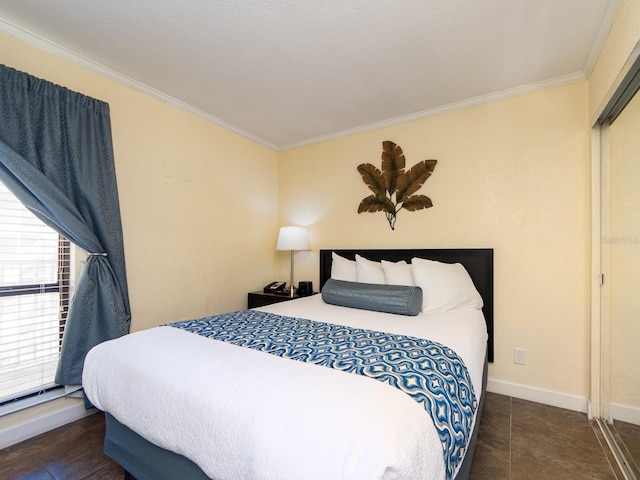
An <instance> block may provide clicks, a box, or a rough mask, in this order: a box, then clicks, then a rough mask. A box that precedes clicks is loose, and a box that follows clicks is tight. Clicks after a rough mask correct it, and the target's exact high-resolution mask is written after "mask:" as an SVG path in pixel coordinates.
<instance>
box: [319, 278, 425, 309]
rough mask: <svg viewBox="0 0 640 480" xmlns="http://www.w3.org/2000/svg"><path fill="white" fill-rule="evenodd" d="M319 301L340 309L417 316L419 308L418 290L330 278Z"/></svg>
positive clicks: (420, 300) (419, 296) (420, 299)
mask: <svg viewBox="0 0 640 480" xmlns="http://www.w3.org/2000/svg"><path fill="white" fill-rule="evenodd" d="M322 299H323V300H324V301H325V302H326V303H330V304H332V305H340V306H342V307H351V308H360V309H363V310H374V311H376V312H386V313H397V314H399V315H417V314H418V313H420V309H421V308H422V289H421V288H420V287H412V286H406V285H379V284H373V283H358V282H346V281H343V280H335V279H333V278H330V279H329V280H327V282H326V283H325V284H324V287H322Z"/></svg>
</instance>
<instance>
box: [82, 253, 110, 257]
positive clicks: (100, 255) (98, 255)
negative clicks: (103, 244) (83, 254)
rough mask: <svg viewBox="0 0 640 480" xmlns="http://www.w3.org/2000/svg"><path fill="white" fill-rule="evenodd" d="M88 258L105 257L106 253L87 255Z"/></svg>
mask: <svg viewBox="0 0 640 480" xmlns="http://www.w3.org/2000/svg"><path fill="white" fill-rule="evenodd" d="M87 256H88V257H91V256H94V257H106V256H107V254H106V253H87Z"/></svg>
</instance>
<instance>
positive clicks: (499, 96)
mask: <svg viewBox="0 0 640 480" xmlns="http://www.w3.org/2000/svg"><path fill="white" fill-rule="evenodd" d="M584 80H586V76H585V74H584V73H583V72H576V73H571V74H569V75H563V76H560V77H556V78H552V79H550V80H544V81H542V82H536V83H530V84H528V85H522V86H520V87H514V88H508V89H505V90H500V91H497V92H493V93H489V94H487V95H480V96H478V97H474V98H469V99H466V100H462V101H460V102H453V103H448V104H446V105H441V106H438V107H434V108H429V109H427V110H422V111H420V112H416V113H411V114H409V115H402V116H400V117H395V118H390V119H388V120H383V121H381V122H376V123H370V124H368V125H362V126H359V127H355V128H350V129H347V130H342V131H340V132H337V133H332V134H330V135H325V136H321V137H316V138H312V139H310V140H305V141H303V142H299V143H292V144H289V145H284V146H282V147H280V149H279V151H285V150H292V149H294V148H300V147H306V146H309V145H313V144H316V143H322V142H327V141H330V140H337V139H339V138H344V137H349V136H351V135H357V134H360V133H366V132H370V131H372V130H377V129H379V128H386V127H392V126H395V125H399V124H401V123H407V122H413V121H416V120H422V119H424V118H428V117H434V116H436V115H442V114H444V113H450V112H455V111H457V110H464V109H465V108H471V107H475V106H478V105H484V104H487V103H492V102H496V101H498V100H505V99H507V98H511V97H517V96H520V95H524V94H527V93H534V92H539V91H541V90H546V89H548V88H553V87H559V86H563V85H569V84H571V83H577V82H582V81H584Z"/></svg>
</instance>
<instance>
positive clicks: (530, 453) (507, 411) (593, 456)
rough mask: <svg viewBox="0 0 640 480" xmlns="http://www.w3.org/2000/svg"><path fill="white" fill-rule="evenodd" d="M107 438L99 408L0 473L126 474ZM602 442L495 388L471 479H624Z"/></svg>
mask: <svg viewBox="0 0 640 480" xmlns="http://www.w3.org/2000/svg"><path fill="white" fill-rule="evenodd" d="M631 427H635V426H634V425H631ZM637 433H638V430H634V429H631V436H632V438H633V437H634V436H635V435H637ZM103 436H104V417H103V416H102V414H96V415H92V416H90V417H87V418H84V419H82V420H78V421H76V422H73V423H71V424H69V425H65V426H64V427H60V428H58V429H56V430H52V431H51V432H47V433H44V434H42V435H40V436H38V437H35V438H33V439H31V440H27V441H25V442H22V443H19V444H17V445H14V446H12V447H9V448H6V449H4V450H0V479H2V480H84V479H86V480H88V479H91V480H112V479H113V480H116V479H117V480H121V479H122V478H123V471H122V468H120V467H119V466H118V465H117V464H115V462H113V461H112V460H110V459H109V458H108V457H107V456H106V455H104V453H103V452H102V440H103ZM635 439H636V443H635V444H634V445H635V447H630V448H637V447H638V442H637V440H638V438H637V437H635ZM601 442H603V440H602V439H601V438H600V434H599V430H598V429H597V427H595V428H594V425H592V423H591V422H589V421H588V420H587V418H586V416H585V415H584V414H581V413H577V412H572V411H569V410H563V409H559V408H555V407H549V406H546V405H541V404H537V403H532V402H527V401H524V400H518V399H515V398H511V397H505V396H502V395H496V394H492V393H488V394H487V399H486V402H485V409H484V413H483V418H482V423H481V427H480V433H479V436H478V444H477V447H476V452H475V455H474V461H473V467H472V471H471V480H502V479H504V480H528V479H536V480H544V479H553V480H562V479H567V480H582V479H584V480H591V479H611V480H622V478H623V477H622V475H621V474H620V473H616V471H615V470H614V468H613V467H612V466H611V462H613V461H612V460H611V459H610V457H609V455H608V450H605V449H603V447H602V446H601ZM180 480H181V479H180Z"/></svg>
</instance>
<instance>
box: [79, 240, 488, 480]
mask: <svg viewBox="0 0 640 480" xmlns="http://www.w3.org/2000/svg"><path fill="white" fill-rule="evenodd" d="M414 258H419V259H425V260H424V262H423V263H424V265H425V268H426V267H428V268H429V269H431V268H432V267H435V266H438V268H440V265H448V266H454V265H456V264H459V265H461V266H462V267H464V268H463V269H464V272H466V274H468V278H469V279H470V282H472V286H473V287H474V292H475V294H476V295H478V296H479V297H478V299H476V298H473V302H472V304H469V305H466V304H464V305H462V306H460V307H456V308H448V307H447V308H444V309H442V310H440V309H438V310H436V311H429V312H428V313H425V311H424V309H421V311H420V312H419V313H418V314H417V315H415V316H412V315H398V314H397V313H388V312H384V311H378V310H377V309H373V310H372V309H369V308H368V307H367V305H369V303H370V304H377V305H379V304H380V303H381V302H382V303H384V302H385V295H386V293H385V292H387V291H388V288H387V287H384V286H382V285H380V286H376V285H375V284H377V283H382V282H376V281H374V280H375V279H374V278H373V277H371V275H378V274H379V271H380V267H381V265H382V261H384V265H385V270H384V272H383V273H386V274H387V276H390V275H391V276H392V275H395V274H398V275H403V274H405V273H406V271H407V265H409V266H411V261H412V259H414ZM428 261H431V262H433V263H429V264H427V263H426V262H428ZM403 262H406V264H405V263H403ZM418 264H420V263H419V262H418V261H416V262H414V265H418ZM339 265H341V266H345V265H346V266H347V267H348V268H352V267H354V265H355V266H356V267H362V268H357V269H356V271H357V272H361V271H362V272H363V274H362V275H361V276H360V277H358V278H346V277H345V278H341V277H340V275H342V273H340V274H339V272H338V266H339ZM456 266H457V265H456ZM411 268H417V267H413V266H411ZM428 271H429V272H431V270H428ZM415 272H421V271H419V270H414V273H415ZM458 273H459V272H458ZM349 274H350V273H349ZM332 275H333V278H332ZM420 275H422V273H420ZM420 278H423V277H422V276H421V277H420ZM438 278H440V277H438ZM363 280H367V281H363ZM370 281H371V282H370ZM399 284H400V283H399ZM419 286H422V287H425V285H424V284H422V285H419ZM320 287H321V288H320V289H321V291H322V295H312V296H309V297H306V298H301V299H297V300H291V301H287V302H282V303H278V304H275V305H270V306H267V307H261V308H258V309H254V310H248V311H242V312H233V313H230V314H227V315H224V316H223V318H219V317H215V318H212V319H211V318H207V319H198V320H195V321H186V322H177V323H176V324H173V325H170V326H161V327H157V328H154V329H150V330H146V331H144V332H137V333H135V334H131V335H127V336H126V337H123V338H121V339H117V340H113V341H111V342H105V344H102V345H99V346H97V347H96V348H94V349H93V350H92V351H91V352H90V353H89V355H88V356H87V360H86V362H85V373H84V377H83V384H84V387H85V393H86V395H87V397H88V399H89V400H90V401H91V402H92V403H93V404H94V405H95V406H97V407H98V408H100V409H101V410H103V411H104V412H105V418H106V425H107V428H106V435H105V444H104V450H105V453H107V455H109V456H110V457H112V458H113V459H114V460H115V461H116V462H118V463H119V464H120V465H122V466H123V467H124V469H125V471H126V472H127V473H126V478H129V475H131V476H133V477H135V478H136V479H138V480H146V479H154V480H157V479H160V480H162V479H183V478H184V479H210V478H213V479H216V480H217V479H232V478H237V479H253V478H255V479H258V478H278V479H285V478H309V479H311V478H335V479H338V478H344V479H351V478H367V479H370V478H384V479H387V478H429V479H431V478H433V479H436V478H437V479H440V478H442V479H445V478H455V479H456V480H464V479H467V478H468V477H469V473H470V468H471V461H472V458H473V451H474V448H475V441H476V437H477V434H478V427H479V423H480V418H481V413H482V406H483V402H484V391H485V387H486V375H487V362H489V361H492V360H493V250H492V249H437V250H425V249H412V250H321V251H320ZM356 287H357V288H356ZM362 287H365V288H366V289H369V290H368V291H367V292H366V295H368V296H367V297H366V301H365V303H366V304H367V305H365V307H364V308H362V306H361V305H360V306H359V307H361V308H351V307H352V306H353V305H351V304H350V303H349V302H353V299H354V298H356V300H358V295H361V290H362ZM445 287H447V282H446V281H443V282H438V285H434V286H433V288H434V290H433V291H434V292H435V291H436V290H438V289H440V290H441V291H440V293H441V294H442V293H445V294H446V291H444V290H443V289H444V288H445ZM351 288H353V290H350V289H351ZM397 288H398V289H399V291H401V293H402V294H403V295H404V294H405V293H407V292H409V293H411V295H410V296H407V297H406V298H410V300H409V301H410V302H413V303H412V304H413V305H415V297H414V293H415V291H416V289H415V287H411V286H407V287H406V288H404V287H397ZM447 288H448V287H447ZM420 290H421V291H422V290H425V288H421V289H420ZM447 291H448V290H447ZM344 292H347V293H348V294H346V295H345V293H344ZM371 292H374V293H375V292H381V293H380V294H378V293H375V294H374V295H373V296H372V295H371ZM430 294H431V295H432V298H431V299H430V301H435V297H434V296H433V295H435V294H433V293H432V291H431V290H430V291H429V292H425V297H424V298H421V301H420V303H421V304H422V302H423V301H424V302H426V301H427V297H428V296H429V295H430ZM462 296H463V295H462ZM462 296H461V295H458V298H462ZM372 297H375V298H372ZM345 299H346V300H345ZM361 299H362V297H360V300H358V301H361ZM478 301H479V302H480V303H479V304H478ZM344 302H346V304H345V303H344ZM367 302H368V303H367ZM474 302H475V303H474ZM345 305H347V306H345ZM394 308H395V307H394ZM402 308H405V305H404V304H403V305H402ZM411 308H413V307H411ZM249 322H253V323H249ZM300 325H304V329H305V330H304V332H303V333H300V331H299V329H300V328H301V327H300ZM242 329H249V330H250V331H249V330H246V331H245V330H242ZM231 330H233V331H234V332H235V333H234V335H235V336H234V337H233V338H231V337H229V332H230V331H231ZM275 331H277V332H278V333H277V335H276V334H274V333H273V332H275ZM238 332H240V333H238ZM262 332H265V333H264V335H266V337H265V336H260V335H261V334H262ZM316 335H319V336H322V335H326V337H324V336H323V337H322V342H333V341H334V339H335V338H344V335H347V336H349V335H352V336H353V337H349V338H350V339H351V338H354V339H358V340H360V339H364V340H363V342H360V343H362V344H363V345H364V346H363V347H358V348H363V349H365V350H372V349H371V348H370V347H371V344H372V343H371V342H373V343H374V344H375V342H380V344H382V343H384V345H388V344H389V342H390V341H393V342H398V344H399V345H400V344H401V345H402V348H405V346H406V348H407V352H413V353H411V355H413V357H414V359H413V360H411V361H412V362H413V361H414V360H415V361H418V360H419V361H420V362H421V363H424V364H426V363H429V362H431V360H427V356H426V354H425V352H426V351H429V352H433V353H434V355H440V356H438V357H437V359H438V360H437V361H435V360H434V361H433V364H434V365H436V367H435V370H437V369H438V368H440V365H442V369H444V367H445V361H446V362H449V361H451V362H452V363H451V364H450V365H446V368H447V372H449V373H451V372H458V373H459V375H458V376H459V377H460V380H459V383H455V385H454V386H450V387H448V388H449V389H450V390H451V391H452V392H453V391H454V390H455V391H456V393H455V395H456V398H455V399H453V403H451V402H452V401H451V400H447V402H450V403H446V404H445V403H443V402H444V400H442V399H437V400H436V399H435V398H436V397H437V396H438V395H440V394H441V392H436V393H437V395H435V396H434V395H431V396H426V395H425V392H423V391H421V390H420V389H417V388H413V387H414V385H413V384H414V382H420V381H422V380H420V379H418V380H415V378H418V377H417V376H416V375H417V374H415V375H414V373H415V372H413V370H411V369H409V370H410V371H411V373H408V372H399V373H398V371H397V370H403V369H405V367H404V366H403V365H404V364H403V363H402V362H404V361H405V360H406V359H402V361H398V362H397V365H398V367H393V368H394V369H396V370H394V373H393V374H389V371H388V370H389V368H390V367H387V366H386V365H383V364H381V363H380V362H381V360H380V355H374V354H372V355H371V358H372V360H371V362H372V363H371V364H367V365H364V366H363V365H361V364H360V363H361V361H363V360H362V359H364V358H367V359H368V358H369V357H368V356H366V355H365V353H367V352H365V351H364V350H358V351H356V352H355V353H354V351H352V350H351V344H352V343H358V342H356V341H355V340H354V341H350V348H349V349H348V351H346V352H345V351H343V350H341V349H342V348H343V347H342V346H341V345H342V344H336V345H337V347H336V348H334V347H333V346H332V345H333V344H331V345H330V348H327V349H324V350H323V349H321V348H319V347H317V345H314V347H313V349H314V350H313V355H312V354H308V349H307V347H308V344H307V340H308V338H309V337H311V336H313V337H314V338H315V337H316ZM227 337H229V338H227ZM276 337H277V341H280V342H282V343H281V344H280V346H276V347H275V348H274V347H268V348H271V350H269V351H268V352H266V351H265V348H266V347H265V346H264V345H265V341H266V340H265V338H268V340H269V342H271V341H272V339H273V338H276ZM428 337H432V338H428ZM297 341H299V342H302V343H300V344H299V345H302V346H301V347H300V348H298V347H296V348H297V350H296V349H295V348H289V345H293V344H295V342H297ZM316 341H317V339H316ZM251 342H253V343H251ZM249 343H251V344H249ZM282 345H285V346H286V348H284V347H282ZM323 345H324V344H323ZM394 345H395V344H394ZM385 348H386V347H385ZM438 349H439V350H438ZM293 350H296V352H295V355H296V356H291V355H292V353H291V352H292V351H293ZM333 350H336V351H335V352H334V351H333ZM458 351H459V353H458ZM318 352H320V353H318ZM394 352H395V350H394ZM331 355H335V357H331ZM394 355H395V353H394ZM407 355H409V354H407ZM287 356H289V357H288V358H287ZM319 356H320V357H322V358H323V360H322V361H323V362H325V363H331V366H333V367H334V368H326V365H325V364H324V363H318V362H317V358H319ZM387 356H389V355H387ZM342 357H344V358H347V359H348V361H344V362H343V361H342V360H341V358H342ZM374 357H375V359H374ZM445 357H446V358H445ZM291 358H293V359H294V360H296V361H292V360H291ZM354 358H357V365H356V364H353V359H354ZM367 361H369V360H367ZM385 361H386V359H385ZM314 362H316V363H314ZM349 362H351V363H349ZM460 365H462V366H466V368H462V369H461V367H460ZM230 366H231V368H230ZM383 370H384V372H383V373H381V372H382V371H383ZM153 372H155V373H153ZM345 372H347V373H349V374H345ZM351 373H360V374H359V375H353V374H351ZM436 373H437V372H435V371H433V370H432V371H429V372H428V373H426V372H425V373H424V374H423V378H424V379H427V378H429V379H432V378H435V377H432V376H433V375H435V374H436ZM368 377H369V378H368ZM443 378H444V377H443ZM373 380H380V381H373ZM438 381H441V382H442V384H444V383H445V382H450V383H447V385H453V383H451V381H450V380H448V379H447V380H438ZM456 382H458V380H456ZM427 383H429V382H427ZM431 383H434V384H437V382H431ZM389 384H392V385H395V386H396V387H398V388H393V387H391V386H390V385H389ZM398 384H399V385H398ZM430 388H431V387H430ZM442 390H446V389H444V388H443V389H442ZM469 392H471V393H469ZM432 393H433V392H432ZM456 402H457V403H456ZM429 409H431V416H430V415H429V414H428V413H429ZM445 409H446V412H447V414H446V415H444V416H448V417H450V418H455V421H456V422H458V423H455V424H454V425H444V424H443V422H442V421H441V419H440V416H441V415H440V414H439V413H437V412H440V413H442V412H444V411H445ZM425 410H426V412H425ZM451 412H453V414H452V413H451ZM436 417H437V419H438V420H437V421H436V420H434V419H435V418H436ZM447 421H448V420H447ZM445 423H446V422H445ZM461 425H463V426H464V428H462V427H460V426H461ZM461 432H462V433H461ZM445 444H447V446H446V447H445ZM443 449H444V452H443ZM443 453H444V454H443Z"/></svg>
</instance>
